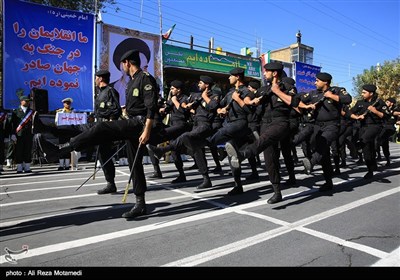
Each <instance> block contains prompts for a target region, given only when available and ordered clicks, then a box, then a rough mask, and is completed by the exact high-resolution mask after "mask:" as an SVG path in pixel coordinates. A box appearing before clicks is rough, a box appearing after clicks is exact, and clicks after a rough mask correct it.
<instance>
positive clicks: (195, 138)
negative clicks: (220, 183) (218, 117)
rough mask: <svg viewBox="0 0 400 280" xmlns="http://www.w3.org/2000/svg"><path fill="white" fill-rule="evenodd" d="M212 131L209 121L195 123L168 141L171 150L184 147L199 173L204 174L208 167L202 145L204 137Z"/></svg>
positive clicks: (204, 143) (204, 141)
mask: <svg viewBox="0 0 400 280" xmlns="http://www.w3.org/2000/svg"><path fill="white" fill-rule="evenodd" d="M212 133H213V130H212V127H211V124H210V123H207V122H204V123H196V124H195V125H194V126H193V128H192V130H191V131H188V132H185V133H184V134H182V135H181V136H179V137H178V138H176V139H175V140H174V141H172V142H171V143H170V145H171V150H176V151H180V150H181V149H182V148H183V147H186V149H187V152H188V153H189V154H190V155H191V156H193V158H194V160H195V162H196V164H197V166H198V169H199V172H200V174H202V175H206V174H208V169H207V161H206V158H205V154H204V150H203V147H204V146H205V145H206V143H207V141H206V140H205V139H206V138H207V137H209V136H211V135H212Z"/></svg>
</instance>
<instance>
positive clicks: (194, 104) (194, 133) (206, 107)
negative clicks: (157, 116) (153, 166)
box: [153, 76, 219, 189]
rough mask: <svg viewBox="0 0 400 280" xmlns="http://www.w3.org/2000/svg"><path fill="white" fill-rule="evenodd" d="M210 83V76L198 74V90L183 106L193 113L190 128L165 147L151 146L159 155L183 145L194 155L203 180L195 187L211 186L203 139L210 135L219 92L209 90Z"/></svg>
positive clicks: (211, 81) (211, 82) (180, 147)
mask: <svg viewBox="0 0 400 280" xmlns="http://www.w3.org/2000/svg"><path fill="white" fill-rule="evenodd" d="M212 85H213V79H212V78H211V77H209V76H200V81H199V83H198V86H199V89H200V92H196V93H192V94H191V95H190V96H189V99H188V101H187V104H185V106H184V108H186V109H187V110H190V112H191V113H192V114H194V115H193V121H194V124H193V128H192V130H191V131H188V132H186V133H184V134H182V135H181V136H179V137H178V138H176V139H175V140H174V141H171V142H170V143H169V145H167V146H165V147H156V148H153V151H154V154H155V155H156V156H157V157H161V156H162V155H163V154H164V153H166V152H168V151H174V150H178V151H179V150H181V149H182V148H183V147H185V148H186V149H187V152H188V153H189V154H190V155H191V156H193V157H194V160H195V162H196V164H197V166H198V169H199V172H200V174H201V175H203V182H202V183H201V184H200V185H198V186H197V189H204V188H210V187H212V184H211V180H210V177H209V176H208V168H207V161H206V160H205V155H204V150H203V147H204V146H205V145H206V143H207V142H206V140H205V139H206V138H207V137H209V136H211V134H212V132H213V129H212V123H213V121H214V118H215V115H216V111H217V108H218V104H219V93H217V92H214V91H212V90H211V87H212Z"/></svg>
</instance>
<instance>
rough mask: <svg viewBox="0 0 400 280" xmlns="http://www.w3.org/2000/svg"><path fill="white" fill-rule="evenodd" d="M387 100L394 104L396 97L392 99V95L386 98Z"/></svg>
mask: <svg viewBox="0 0 400 280" xmlns="http://www.w3.org/2000/svg"><path fill="white" fill-rule="evenodd" d="M387 101H389V102H391V103H393V104H396V99H394V98H393V97H390V98H388V99H387Z"/></svg>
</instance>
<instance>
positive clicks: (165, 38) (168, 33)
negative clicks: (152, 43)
mask: <svg viewBox="0 0 400 280" xmlns="http://www.w3.org/2000/svg"><path fill="white" fill-rule="evenodd" d="M175 25H176V24H174V25H172V27H171V28H170V29H169V30H168V31H167V32H165V33H164V34H163V35H162V40H163V43H165V42H166V41H167V40H168V39H169V37H170V36H171V33H172V30H174V28H175Z"/></svg>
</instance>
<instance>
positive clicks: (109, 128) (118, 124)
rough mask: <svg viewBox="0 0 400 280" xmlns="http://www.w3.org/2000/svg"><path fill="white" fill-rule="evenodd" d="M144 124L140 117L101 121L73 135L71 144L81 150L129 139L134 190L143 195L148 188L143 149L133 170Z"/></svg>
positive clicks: (128, 147) (128, 153)
mask: <svg viewBox="0 0 400 280" xmlns="http://www.w3.org/2000/svg"><path fill="white" fill-rule="evenodd" d="M143 126H144V123H143V121H141V120H139V119H129V120H117V121H112V122H101V123H97V124H96V125H94V126H93V127H92V128H90V129H88V130H85V131H83V132H82V133H81V134H79V135H77V136H76V137H73V138H72V139H71V142H70V144H71V146H72V148H73V149H74V150H77V151H81V150H84V149H86V148H88V147H90V146H95V145H102V144H106V143H111V142H114V141H118V140H127V141H126V142H127V155H128V161H129V168H130V170H131V172H133V175H132V183H133V192H134V194H135V195H143V194H144V193H145V192H146V190H147V184H146V178H145V175H144V169H143V164H141V163H142V160H143V149H141V152H139V154H138V157H137V164H136V165H135V167H134V168H133V171H132V165H133V160H134V158H135V155H136V151H137V149H138V146H139V136H140V135H141V133H142V131H143ZM155 133H156V132H155ZM152 134H153V131H152ZM150 138H151V137H150Z"/></svg>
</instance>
